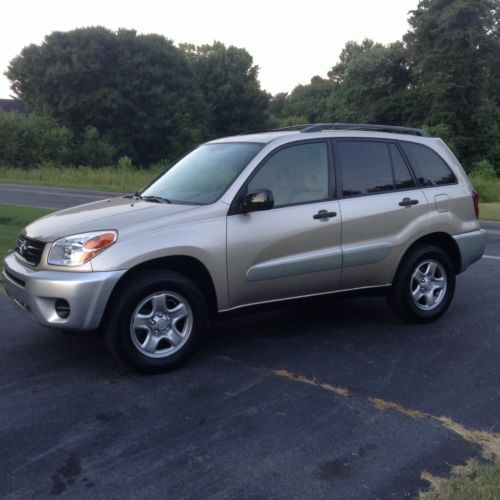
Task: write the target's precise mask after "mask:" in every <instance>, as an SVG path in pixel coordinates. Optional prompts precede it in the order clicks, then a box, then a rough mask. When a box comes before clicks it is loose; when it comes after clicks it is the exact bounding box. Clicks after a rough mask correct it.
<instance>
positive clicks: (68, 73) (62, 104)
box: [6, 27, 205, 163]
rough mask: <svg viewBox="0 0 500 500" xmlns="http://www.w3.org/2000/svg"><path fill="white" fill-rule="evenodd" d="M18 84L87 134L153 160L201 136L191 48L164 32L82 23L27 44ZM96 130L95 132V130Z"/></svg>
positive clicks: (44, 108)
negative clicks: (189, 55) (181, 46)
mask: <svg viewBox="0 0 500 500" xmlns="http://www.w3.org/2000/svg"><path fill="white" fill-rule="evenodd" d="M6 74H7V76H8V78H9V79H10V80H11V81H12V89H13V90H14V91H15V92H16V94H17V95H18V96H19V97H21V98H22V99H24V100H25V101H26V102H27V103H28V106H29V108H30V110H33V111H35V112H41V113H47V114H49V115H50V116H51V117H53V118H55V119H57V120H58V121H59V122H60V123H61V124H63V125H64V126H66V127H68V128H69V129H70V130H72V131H74V132H75V133H80V134H84V135H86V136H87V139H88V141H91V140H92V138H91V137H90V136H91V135H92V134H94V135H95V132H93V131H91V130H93V129H88V128H87V127H94V128H95V129H96V130H98V131H99V134H102V136H103V137H104V138H105V139H106V140H107V141H108V142H109V143H111V144H112V145H113V147H114V148H115V149H116V151H117V154H119V155H125V154H126V155H128V156H130V157H131V158H132V159H133V160H134V161H136V162H140V163H151V162H154V161H158V160H160V159H162V158H165V157H167V156H169V155H172V154H174V155H175V154H180V153H181V152H182V150H183V149H184V148H185V147H186V146H187V145H189V144H190V143H193V142H196V141H198V140H200V139H201V137H202V135H203V121H204V119H205V115H204V111H205V107H204V103H203V98H202V96H201V92H200V90H199V89H198V88H197V87H196V83H195V79H194V74H193V70H192V67H191V65H190V64H189V61H188V60H187V58H186V57H185V55H184V54H183V53H182V52H181V51H180V50H179V49H178V48H177V47H175V46H174V44H173V43H172V42H171V41H170V40H167V39H165V38H164V37H162V36H159V35H138V34H137V33H136V32H135V31H131V30H119V31H118V32H116V33H114V32H112V31H110V30H108V29H106V28H102V27H92V28H81V29H76V30H73V31H69V32H65V33H62V32H54V33H52V34H50V35H48V36H47V37H45V40H44V42H43V43H42V44H41V45H40V46H38V45H30V46H28V47H26V48H24V49H23V51H22V52H21V54H20V55H19V56H17V57H16V58H15V59H14V60H13V61H12V62H11V64H10V66H9V68H8V71H7V73H6ZM89 134H90V135H89Z"/></svg>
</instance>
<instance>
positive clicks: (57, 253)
mask: <svg viewBox="0 0 500 500" xmlns="http://www.w3.org/2000/svg"><path fill="white" fill-rule="evenodd" d="M116 238H117V233H116V231H97V232H95V233H85V234H75V235H74V236H66V237H65V238H61V239H60V240H57V241H55V242H54V243H52V247H51V248H50V252H49V264H52V265H54V266H79V265H81V264H85V262H88V261H89V260H90V259H93V258H94V257H95V256H96V255H97V254H99V253H101V252H102V251H103V250H105V249H106V248H108V247H109V246H111V245H112V244H113V243H114V242H115V241H116Z"/></svg>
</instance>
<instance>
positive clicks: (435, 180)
mask: <svg viewBox="0 0 500 500" xmlns="http://www.w3.org/2000/svg"><path fill="white" fill-rule="evenodd" d="M400 144H401V147H402V148H403V151H404V152H405V154H406V156H407V157H408V160H409V161H410V164H411V166H412V167H413V171H414V172H415V175H416V177H417V180H418V182H419V184H420V185H421V186H423V187H432V186H443V185H445V184H454V183H455V182H457V178H456V177H455V175H454V174H453V172H452V171H451V169H450V167H449V166H448V165H447V164H446V163H445V161H444V160H443V159H442V158H441V157H440V156H439V155H438V154H437V153H435V152H434V151H433V150H432V149H430V148H428V147H427V146H423V145H421V144H416V143H414V142H406V141H401V142H400Z"/></svg>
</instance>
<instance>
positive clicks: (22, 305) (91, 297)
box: [3, 254, 125, 330]
mask: <svg viewBox="0 0 500 500" xmlns="http://www.w3.org/2000/svg"><path fill="white" fill-rule="evenodd" d="M124 273H125V271H107V272H74V271H73V272H71V271H47V270H42V271H35V270H34V269H30V268H28V267H26V266H24V265H23V264H21V263H20V262H19V261H18V260H17V259H16V257H15V255H14V254H10V255H8V256H7V257H6V258H5V260H4V263H3V276H4V278H5V291H6V292H7V295H8V296H9V297H10V298H11V299H12V301H13V303H14V304H15V305H16V306H17V307H18V308H19V309H20V310H21V311H22V312H23V313H24V314H25V315H26V316H27V317H28V318H30V319H31V320H33V321H35V322H37V323H40V324H42V325H44V326H49V327H54V328H62V329H69V330H94V329H95V328H97V327H98V326H99V324H100V322H101V319H102V316H103V313H104V310H105V308H106V304H107V303H108V299H109V297H110V295H111V292H112V290H113V288H114V286H115V285H116V283H117V282H118V280H119V279H120V278H121V276H123V274H124ZM58 299H62V300H65V301H67V302H68V304H69V311H70V312H69V316H68V317H67V318H61V317H60V316H59V315H58V314H57V312H56V307H55V306H56V301H57V300H58Z"/></svg>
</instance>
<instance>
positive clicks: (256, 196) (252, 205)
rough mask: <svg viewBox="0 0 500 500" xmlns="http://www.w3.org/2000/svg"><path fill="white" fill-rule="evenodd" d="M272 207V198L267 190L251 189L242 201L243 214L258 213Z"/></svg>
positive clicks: (271, 194)
mask: <svg viewBox="0 0 500 500" xmlns="http://www.w3.org/2000/svg"><path fill="white" fill-rule="evenodd" d="M273 207H274V196H273V193H272V191H271V190H269V189H253V190H252V191H249V192H248V193H247V194H246V195H245V198H244V199H243V207H242V208H243V212H245V213H246V212H258V211H261V210H270V209H271V208H273Z"/></svg>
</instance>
